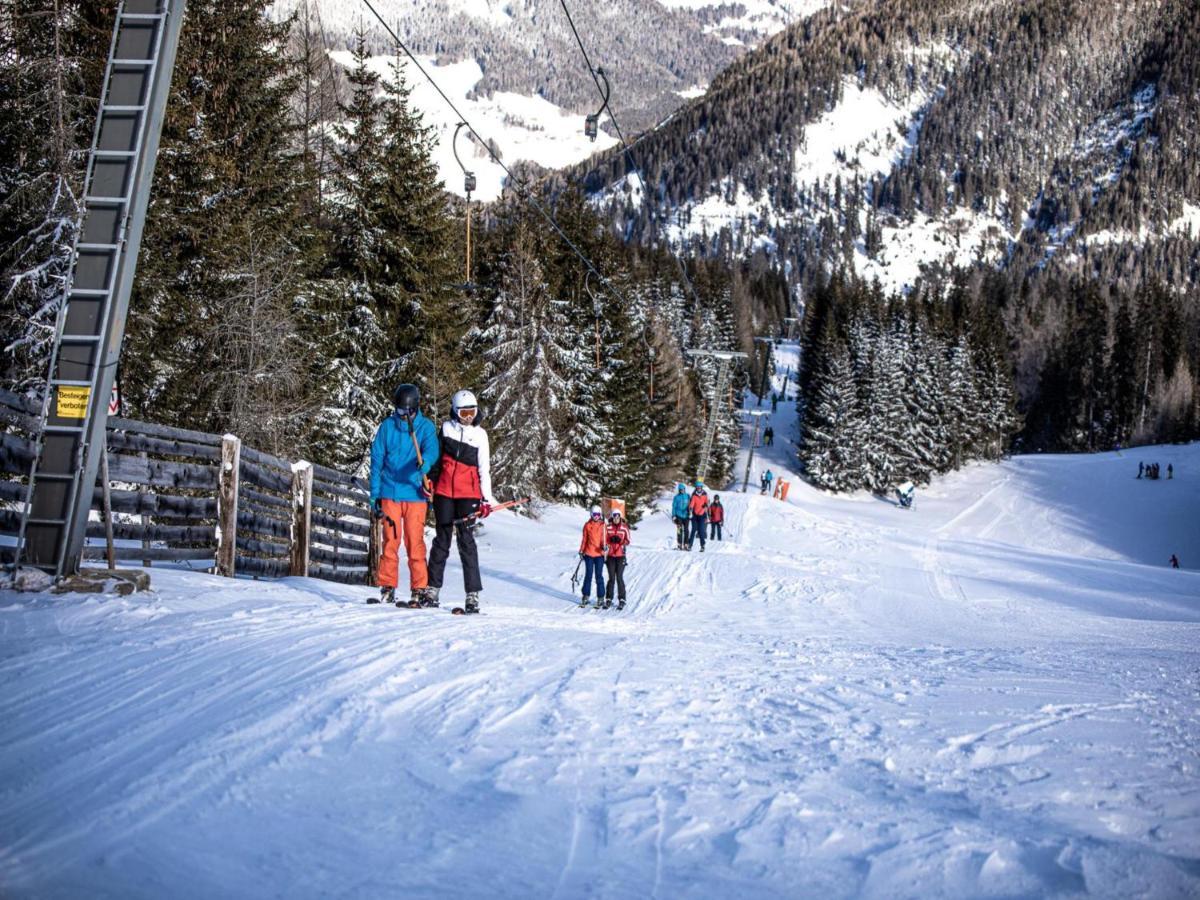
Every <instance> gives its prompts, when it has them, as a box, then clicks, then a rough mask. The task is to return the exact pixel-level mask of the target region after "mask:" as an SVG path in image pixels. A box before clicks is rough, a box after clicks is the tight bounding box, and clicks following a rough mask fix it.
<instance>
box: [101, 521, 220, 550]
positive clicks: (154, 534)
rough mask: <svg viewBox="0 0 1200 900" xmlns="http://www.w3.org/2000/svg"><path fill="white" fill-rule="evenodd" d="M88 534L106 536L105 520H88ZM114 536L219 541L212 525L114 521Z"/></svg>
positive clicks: (206, 541)
mask: <svg viewBox="0 0 1200 900" xmlns="http://www.w3.org/2000/svg"><path fill="white" fill-rule="evenodd" d="M87 536H88V537H90V538H102V537H104V523H103V522H88V525H87ZM113 537H114V538H116V539H117V540H120V541H140V540H148V541H160V542H162V541H166V542H171V543H176V544H206V545H207V544H212V545H213V546H214V547H215V546H216V543H217V531H216V528H215V527H214V526H212V525H158V524H151V525H142V524H140V523H138V522H113Z"/></svg>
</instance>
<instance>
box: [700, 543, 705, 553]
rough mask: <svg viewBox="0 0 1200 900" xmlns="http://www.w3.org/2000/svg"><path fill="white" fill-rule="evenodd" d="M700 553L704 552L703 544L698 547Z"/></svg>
mask: <svg viewBox="0 0 1200 900" xmlns="http://www.w3.org/2000/svg"><path fill="white" fill-rule="evenodd" d="M700 552H701V553H703V552H704V545H703V544H701V545H700Z"/></svg>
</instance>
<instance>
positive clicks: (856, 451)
mask: <svg viewBox="0 0 1200 900" xmlns="http://www.w3.org/2000/svg"><path fill="white" fill-rule="evenodd" d="M808 316H809V317H811V318H809V320H808V322H807V323H806V333H805V337H804V369H803V370H802V373H801V385H802V392H803V398H802V400H801V402H800V408H801V410H802V413H803V420H802V425H803V444H802V450H801V460H802V462H803V463H804V465H805V471H806V473H807V474H808V477H810V478H811V479H812V480H813V481H814V482H816V483H817V484H820V485H822V486H824V487H829V488H832V489H834V490H853V489H856V488H867V489H869V490H871V491H875V492H877V493H884V492H886V491H888V490H889V489H890V488H891V487H894V486H895V485H896V484H897V483H899V482H901V481H905V480H912V481H916V482H918V483H921V482H926V481H928V480H929V478H930V477H931V476H932V475H933V474H935V473H939V472H946V471H949V470H950V469H952V468H957V467H958V466H961V465H962V464H963V463H964V462H966V461H968V460H970V459H977V458H994V457H995V456H997V455H999V454H1000V453H1001V452H1002V451H1003V448H1004V446H1005V444H1006V443H1007V440H1008V438H1009V436H1010V435H1011V434H1012V433H1013V432H1014V431H1015V430H1016V428H1017V422H1016V419H1015V416H1014V414H1013V409H1012V397H1013V390H1012V377H1011V373H1010V372H1009V370H1008V367H1007V365H1006V363H1005V362H1004V357H1003V354H1002V350H1001V347H1002V341H1003V332H1002V330H1001V329H1000V328H999V326H998V321H997V320H996V318H995V316H994V315H990V314H988V313H987V312H986V310H984V309H983V308H981V306H980V305H979V302H978V301H972V300H971V299H970V298H969V297H967V296H966V295H965V294H963V293H961V292H959V293H955V292H954V291H952V292H951V296H950V297H949V298H943V297H942V296H940V294H939V295H938V296H936V297H922V296H910V297H909V298H907V299H904V298H900V297H893V298H891V299H890V300H885V299H884V298H883V297H882V295H881V293H880V292H879V290H878V288H876V287H873V286H868V285H865V284H863V283H861V282H859V281H856V280H854V279H846V278H841V277H835V278H832V279H830V280H829V282H828V283H827V284H826V285H824V286H822V287H820V288H819V289H818V290H817V291H816V292H814V295H813V296H812V297H811V298H810V305H809V313H808ZM817 323H820V332H819V333H818V332H816V327H817ZM843 356H844V357H845V360H843ZM850 390H853V392H854V399H855V402H854V403H853V404H851V403H849V401H848V399H847V392H848V391H850Z"/></svg>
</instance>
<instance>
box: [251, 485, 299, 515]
mask: <svg viewBox="0 0 1200 900" xmlns="http://www.w3.org/2000/svg"><path fill="white" fill-rule="evenodd" d="M241 498H242V499H243V500H245V501H247V502H249V503H255V504H257V505H259V506H263V507H267V508H268V509H271V510H272V511H273V510H276V509H277V510H279V512H278V515H281V516H282V515H288V516H290V515H291V514H292V505H291V504H290V503H288V501H287V499H286V498H285V497H279V496H277V495H275V494H264V493H263V492H262V491H256V490H254V488H251V487H246V485H245V483H244V482H243V483H242V486H241ZM275 514H276V513H274V512H272V515H275Z"/></svg>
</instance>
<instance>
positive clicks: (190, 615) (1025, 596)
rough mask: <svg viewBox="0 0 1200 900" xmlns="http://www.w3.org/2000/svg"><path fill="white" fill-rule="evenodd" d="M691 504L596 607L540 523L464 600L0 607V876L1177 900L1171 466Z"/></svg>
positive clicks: (205, 599) (438, 890)
mask: <svg viewBox="0 0 1200 900" xmlns="http://www.w3.org/2000/svg"><path fill="white" fill-rule="evenodd" d="M786 352H792V351H790V349H789V351H786ZM786 352H785V356H786ZM775 424H776V430H777V434H778V437H777V440H776V447H775V448H773V449H768V450H767V451H766V453H767V454H768V455H767V456H766V458H765V461H764V460H763V457H761V456H757V457H756V460H755V466H754V469H755V478H757V471H758V469H759V468H760V462H763V463H764V464H766V465H770V466H771V467H772V468H773V469H774V471H776V472H786V471H787V469H788V468H789V465H788V459H789V457H788V449H787V446H788V441H787V440H786V438H787V437H788V436H789V432H790V431H791V429H792V427H793V424H794V422H793V417H792V415H791V411H790V408H785V406H784V405H781V407H780V410H779V412H778V414H777V415H776V416H775ZM1139 460H1143V461H1147V462H1149V461H1158V462H1160V463H1161V464H1162V466H1163V469H1164V471H1165V469H1166V465H1167V463H1169V462H1170V463H1173V464H1174V466H1175V467H1176V469H1177V474H1176V477H1175V478H1174V479H1173V480H1170V481H1167V480H1165V478H1164V479H1163V480H1160V481H1157V482H1147V481H1144V480H1143V481H1138V480H1136V478H1135V476H1136V474H1137V463H1138V461H1139ZM740 474H741V473H740V472H739V475H740ZM722 499H723V500H724V501H725V504H726V508H727V510H728V514H729V523H728V530H727V534H726V540H725V541H724V542H721V543H711V542H710V543H709V545H708V550H707V552H705V553H704V554H700V553H699V552H698V548H697V551H696V552H693V553H690V554H689V553H681V552H678V551H676V550H674V549H671V548H672V544H673V538H672V533H673V529H672V527H671V526H670V524H669V522H667V521H666V518H665V516H664V515H663V514H662V512H656V513H655V514H653V515H650V516H649V517H647V518H646V519H645V520H643V522H642V524H641V525H640V526H639V527H638V529H637V530H636V532H635V533H634V546H633V548H632V550H631V562H630V575H631V578H630V588H631V604H632V605H631V607H630V608H629V609H628V610H626V611H625V612H623V613H620V614H618V613H616V612H614V611H609V612H601V611H593V610H589V611H581V610H579V609H577V608H576V607H575V606H574V600H573V599H572V597H571V596H569V593H568V591H569V579H570V575H571V572H572V569H573V568H574V562H575V550H576V548H577V546H578V529H579V528H580V526H581V525H582V515H581V514H580V512H579V511H577V510H570V509H564V508H553V509H550V510H549V511H547V513H546V515H545V517H544V519H543V520H542V521H540V522H529V521H525V520H520V519H517V518H516V517H515V516H508V515H503V514H498V515H497V516H496V517H495V518H494V519H493V520H490V521H489V523H488V525H487V528H486V531H485V534H484V536H483V537H482V548H483V549H482V553H483V562H484V582H485V592H484V611H485V615H482V616H479V617H476V618H469V619H459V618H454V617H452V616H450V615H449V614H448V613H447V612H445V611H444V610H443V611H407V610H405V611H401V610H397V609H394V608H390V607H388V608H381V607H378V606H374V607H368V606H366V605H364V603H363V600H364V598H365V597H366V595H367V593H368V591H367V589H364V588H357V589H355V588H351V587H343V586H339V585H333V584H328V583H324V582H319V581H314V580H306V579H287V580H284V581H281V582H274V583H267V582H255V581H251V580H245V579H238V580H233V581H230V580H224V579H220V578H216V577H213V576H208V575H204V574H199V573H190V572H185V571H177V570H167V569H160V568H155V569H154V570H153V573H152V574H153V578H154V586H155V593H153V594H151V595H143V596H138V597H132V598H116V597H107V596H106V597H92V598H89V599H79V598H77V597H70V598H61V597H49V596H43V595H31V594H15V593H11V592H0V684H2V685H3V690H2V691H0V722H2V723H3V728H2V730H0V895H3V896H5V897H9V896H12V897H79V896H87V897H114V898H115V897H121V898H128V897H215V896H221V897H263V896H281V897H284V896H286V897H308V896H338V897H382V896H387V897H400V896H403V897H434V896H436V897H476V896H484V895H486V896H495V897H521V898H525V897H563V898H567V897H583V896H587V897H613V898H616V897H664V898H673V897H703V898H709V897H711V898H729V897H801V896H820V897H823V898H832V897H848V896H867V897H937V896H945V897H964V896H987V897H996V896H1006V897H1016V896H1021V897H1025V896H1077V895H1085V894H1089V895H1096V896H1105V897H1121V898H1125V897H1133V896H1149V897H1185V896H1193V897H1194V896H1197V895H1198V894H1200V758H1198V752H1197V748H1198V747H1200V716H1198V712H1200V685H1198V672H1200V573H1198V572H1197V570H1198V569H1200V515H1198V514H1197V511H1198V510H1200V446H1187V447H1155V448H1138V449H1137V450H1135V451H1126V452H1123V453H1121V454H1112V453H1110V454H1103V455H1097V456H1087V457H1085V456H1044V457H1018V458H1014V459H1012V460H1009V461H1006V462H1004V463H1001V464H998V465H977V466H972V467H970V468H968V469H967V470H965V471H963V472H960V473H956V474H954V475H951V476H949V477H946V478H943V479H939V480H938V481H937V482H936V483H935V484H934V485H933V486H932V487H930V488H927V489H924V490H920V491H918V495H917V501H916V505H915V508H914V509H913V510H911V511H904V510H900V509H898V508H897V507H895V506H894V505H892V504H891V503H890V502H887V501H884V500H881V499H878V498H874V497H869V496H866V495H857V496H850V497H834V496H830V495H826V494H822V493H820V492H817V491H814V490H812V489H809V488H806V487H805V486H803V485H802V484H800V483H799V482H794V483H793V487H792V491H791V496H790V497H789V500H788V502H787V503H781V502H779V501H775V500H771V499H769V498H765V497H760V496H758V494H757V492H756V491H754V489H753V487H752V493H749V494H741V493H736V492H724V491H723V492H722ZM1171 553H1176V554H1178V556H1179V558H1180V559H1181V561H1182V563H1183V566H1184V567H1185V568H1184V569H1183V570H1180V571H1172V570H1171V569H1169V568H1168V567H1167V565H1166V563H1167V559H1168V557H1169V556H1170V554H1171ZM459 577H460V576H459V574H458V570H457V568H454V569H453V571H452V572H451V573H450V574H449V576H448V580H447V590H446V592H445V593H447V594H449V595H450V596H451V599H452V600H455V601H457V599H458V598H460V597H461V593H460V590H461V588H460V584H461V582H460V581H459Z"/></svg>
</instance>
